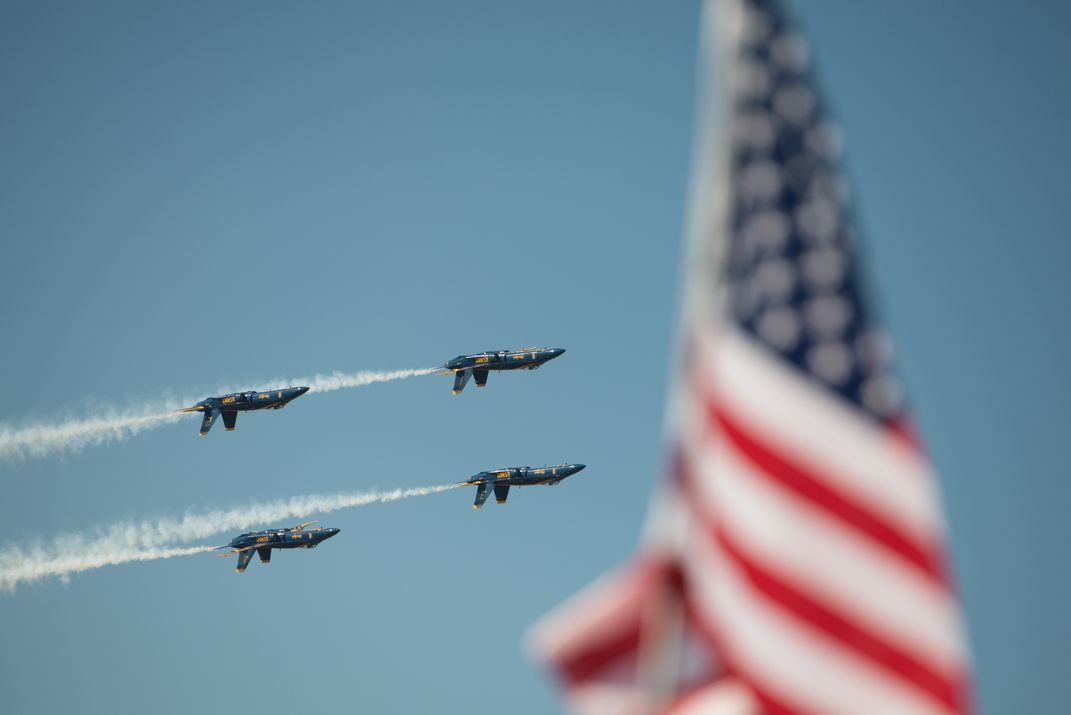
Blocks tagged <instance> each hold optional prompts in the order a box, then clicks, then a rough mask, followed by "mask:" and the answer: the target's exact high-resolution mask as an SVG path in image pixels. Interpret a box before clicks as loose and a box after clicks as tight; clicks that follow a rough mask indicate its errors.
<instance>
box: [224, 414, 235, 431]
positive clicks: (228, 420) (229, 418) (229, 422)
mask: <svg viewBox="0 0 1071 715" xmlns="http://www.w3.org/2000/svg"><path fill="white" fill-rule="evenodd" d="M237 421H238V413H237V412H234V411H232V410H224V411H223V426H224V427H226V428H227V431H228V432H232V431H233V430H234V424H235V423H236V422H237Z"/></svg>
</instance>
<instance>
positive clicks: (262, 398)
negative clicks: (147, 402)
mask: <svg viewBox="0 0 1071 715" xmlns="http://www.w3.org/2000/svg"><path fill="white" fill-rule="evenodd" d="M308 391H309V388H307V387H284V388H277V389H274V390H265V391H264V392H256V391H254V390H249V391H247V392H232V393H230V394H229V395H220V396H218V397H208V398H205V399H203V400H201V401H200V402H198V403H197V404H196V405H194V406H193V407H187V408H185V409H182V410H179V412H203V413H204V417H203V418H202V419H201V436H202V437H204V436H205V435H206V434H208V430H210V429H212V425H213V424H215V422H216V417H219V416H220V415H222V416H223V426H224V427H226V428H227V431H228V432H231V431H233V430H234V425H235V423H236V422H237V421H238V413H239V412H249V411H251V410H281V409H283V408H284V407H286V406H287V405H288V404H290V402H292V401H293V400H296V399H297V398H299V397H301V396H302V395H304V394H305V393H306V392H308Z"/></svg>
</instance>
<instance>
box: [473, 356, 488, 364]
mask: <svg viewBox="0 0 1071 715" xmlns="http://www.w3.org/2000/svg"><path fill="white" fill-rule="evenodd" d="M490 361H491V358H489V357H482V358H476V364H477V365H482V364H483V363H485V362H490Z"/></svg>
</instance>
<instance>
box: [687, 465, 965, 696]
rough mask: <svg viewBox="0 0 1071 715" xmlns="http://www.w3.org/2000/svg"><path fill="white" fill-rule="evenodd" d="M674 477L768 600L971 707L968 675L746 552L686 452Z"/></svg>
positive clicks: (709, 530)
mask: <svg viewBox="0 0 1071 715" xmlns="http://www.w3.org/2000/svg"><path fill="white" fill-rule="evenodd" d="M676 476H677V483H678V484H679V485H680V488H681V490H682V492H684V493H685V494H687V495H688V499H686V500H685V501H686V502H687V503H688V504H689V505H690V506H691V507H692V511H693V513H694V514H695V517H696V520H697V521H698V522H699V523H700V524H701V525H702V527H703V532H704V533H705V534H706V535H707V536H708V537H710V538H711V539H713V540H714V541H715V542H716V546H717V547H718V548H719V549H720V550H721V552H722V553H723V554H724V555H725V557H726V558H728V559H730V560H732V561H733V562H734V563H736V564H737V566H738V567H739V568H740V569H741V571H742V572H743V574H744V575H745V577H746V578H747V580H748V582H749V583H750V584H751V585H752V586H753V587H754V588H755V590H756V591H758V592H759V593H760V594H762V595H763V596H764V597H765V598H766V600H768V601H770V602H772V603H773V604H775V605H776V606H779V607H780V608H782V609H783V610H785V611H787V612H788V613H789V614H790V615H792V616H794V617H796V618H798V619H800V620H801V621H803V622H804V623H806V624H808V625H810V626H811V627H813V628H815V629H816V630H819V631H821V632H823V633H825V634H826V635H827V636H829V637H831V638H833V639H835V640H837V641H839V642H840V643H843V644H844V645H846V646H848V647H849V648H851V649H853V650H854V651H856V652H858V653H860V654H861V655H863V656H865V657H866V658H868V659H869V660H870V661H872V662H874V663H876V664H878V665H879V666H881V667H883V668H884V669H886V670H887V671H888V672H890V673H892V674H894V675H895V676H897V677H898V678H900V679H902V680H904V681H906V682H908V683H909V684H911V685H913V686H914V687H916V688H918V689H919V690H921V691H922V692H925V693H926V694H928V695H929V696H931V697H933V698H934V699H936V700H937V701H938V702H940V703H942V704H944V705H947V706H948V707H949V708H951V709H952V710H953V711H955V712H966V711H967V702H968V697H967V687H966V680H965V678H964V677H962V676H958V677H952V678H949V677H945V676H944V675H942V674H940V673H938V672H935V671H934V670H933V669H931V668H930V667H929V666H927V665H926V664H924V663H922V662H920V661H919V660H918V659H917V658H915V657H913V656H912V655H910V654H909V653H906V652H905V651H903V650H901V649H899V648H897V647H895V646H892V645H890V644H889V643H887V642H885V641H884V640H882V638H880V637H879V636H877V635H875V634H873V633H871V632H870V631H868V630H867V629H866V628H864V627H863V626H860V625H859V624H857V623H853V622H852V621H851V620H849V619H848V618H846V617H844V616H841V615H839V614H838V613H836V612H835V611H834V610H832V609H830V608H827V607H826V606H823V605H822V604H821V603H819V602H818V601H817V600H816V599H814V598H812V597H810V596H808V595H806V594H805V593H803V592H802V591H800V590H799V589H797V588H795V587H793V586H792V585H790V584H788V583H787V582H785V581H783V580H781V579H779V578H778V577H777V576H776V575H775V574H774V573H773V572H771V571H769V570H767V569H764V568H762V567H761V566H759V565H758V563H757V562H756V561H755V560H753V559H751V558H749V557H748V556H747V555H746V554H745V553H744V549H743V548H741V547H740V546H739V545H738V544H737V543H736V542H735V541H734V540H733V538H732V536H731V535H730V534H729V533H728V532H727V531H726V530H725V529H724V528H722V527H721V526H720V525H719V524H720V522H719V520H718V519H717V518H716V517H715V516H713V515H712V514H711V513H710V507H709V506H708V504H707V502H705V501H704V499H703V498H702V496H701V495H700V494H699V493H698V489H697V486H696V483H695V478H694V477H693V476H692V470H691V468H690V465H688V464H687V463H686V462H685V459H684V458H683V457H682V458H681V459H680V460H679V461H678V463H677V471H676Z"/></svg>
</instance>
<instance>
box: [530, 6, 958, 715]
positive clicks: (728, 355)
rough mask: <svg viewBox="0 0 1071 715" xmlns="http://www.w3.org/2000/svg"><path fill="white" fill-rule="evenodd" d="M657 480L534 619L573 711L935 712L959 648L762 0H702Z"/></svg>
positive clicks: (847, 222) (940, 711)
mask: <svg viewBox="0 0 1071 715" xmlns="http://www.w3.org/2000/svg"><path fill="white" fill-rule="evenodd" d="M703 17H704V19H703V26H704V29H703V44H704V47H705V60H704V62H703V63H702V67H701V74H702V76H703V82H702V87H703V95H704V96H703V99H702V101H701V103H700V104H701V106H702V107H705V109H702V110H701V111H700V120H699V121H700V127H699V132H698V135H697V148H696V158H695V176H694V178H693V197H692V210H691V221H690V228H689V235H688V240H687V241H686V251H685V254H686V256H685V268H684V288H683V291H682V309H681V318H680V322H681V331H680V332H681V336H680V345H679V348H678V351H679V360H678V362H679V371H678V375H677V379H676V384H675V387H674V388H673V390H672V393H671V395H670V399H669V406H668V408H667V445H668V454H669V458H668V459H667V475H666V477H667V478H666V479H664V480H663V483H662V484H661V486H660V487H659V489H658V491H657V493H656V495H655V498H654V500H653V504H652V508H651V512H650V516H649V520H648V526H647V529H646V532H645V534H644V536H643V538H642V539H641V548H640V551H639V554H638V555H637V556H636V557H635V559H634V560H633V562H632V563H631V564H628V565H627V566H625V567H624V568H622V569H620V570H618V571H617V572H615V573H612V574H611V575H609V576H606V577H604V578H603V579H602V580H600V581H599V582H597V583H596V584H594V585H593V586H591V587H589V588H588V589H587V590H586V591H584V592H582V593H581V594H579V595H578V596H576V597H574V598H573V599H572V601H570V602H568V603H567V604H565V605H564V606H562V607H561V608H559V609H558V610H557V611H555V612H554V613H552V614H550V615H549V616H547V617H546V618H544V619H543V620H542V621H541V622H540V623H538V624H536V626H535V627H534V628H533V631H532V633H531V635H530V639H529V640H530V645H531V646H532V649H533V651H534V652H535V654H536V656H537V658H539V659H541V660H543V661H544V662H546V663H548V664H549V665H550V666H551V667H552V668H553V669H554V670H555V671H556V673H557V675H558V676H559V680H560V682H561V684H562V686H563V691H564V695H565V697H566V700H567V703H568V705H569V708H570V709H571V710H572V711H573V712H576V713H582V714H583V715H597V714H602V713H607V714H609V713H614V714H615V715H633V714H635V715H641V714H646V713H669V712H672V713H675V714H678V713H712V714H713V715H745V714H752V713H768V714H770V715H781V714H785V715H789V714H792V715H797V714H798V715H860V714H866V715H882V714H886V713H887V714H889V715H905V714H908V713H911V714H914V713H918V714H920V715H921V714H926V715H948V714H949V713H965V712H969V711H970V708H971V706H970V703H969V697H968V693H969V684H968V680H969V664H968V655H967V649H966V646H965V639H964V635H963V631H962V625H961V619H960V613H959V607H958V603H957V598H956V594H955V592H954V590H953V588H952V587H951V585H950V581H949V577H948V570H947V566H946V561H945V555H944V546H943V544H944V527H943V519H942V515H941V508H940V502H939V496H938V494H937V490H936V482H935V478H934V475H933V472H932V469H931V465H930V464H929V461H928V460H927V458H926V455H925V453H924V451H923V449H922V447H921V446H920V442H919V440H918V439H917V437H916V436H915V435H914V432H913V430H912V426H911V425H912V423H911V420H910V417H909V416H908V414H907V412H906V409H905V404H904V397H903V394H904V393H903V389H902V387H901V385H900V383H899V382H898V380H897V377H896V375H895V371H894V366H893V352H892V345H891V342H890V340H889V338H888V336H887V335H886V334H885V333H884V332H883V331H882V328H881V326H880V324H879V323H878V321H877V319H876V317H875V314H874V310H873V307H872V305H871V303H870V302H869V300H868V292H867V286H866V281H865V275H864V273H863V271H862V270H861V265H862V264H861V256H860V246H859V235H858V230H857V228H856V226H855V223H854V222H853V217H852V213H851V209H850V205H849V191H848V187H847V184H846V182H845V179H844V177H843V175H842V173H841V172H840V171H839V170H838V161H839V154H840V149H841V136H840V132H839V130H838V128H837V126H836V125H835V124H834V123H833V122H832V121H831V120H830V119H829V118H828V117H827V115H826V113H825V112H824V110H823V107H822V103H821V99H820V97H819V94H818V92H817V89H816V85H815V83H814V81H813V78H812V76H811V57H810V53H809V51H808V45H807V43H806V41H805V40H804V39H803V37H802V36H801V35H800V34H799V33H798V32H797V31H796V30H795V29H794V28H793V27H792V26H791V24H790V23H789V22H787V21H786V18H785V15H784V13H783V12H782V9H781V8H780V7H779V4H778V3H777V2H776V0H708V2H707V5H706V7H705V9H704V16H703Z"/></svg>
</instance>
